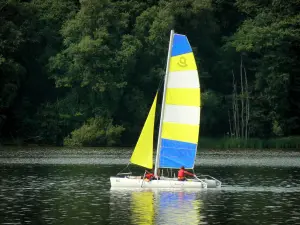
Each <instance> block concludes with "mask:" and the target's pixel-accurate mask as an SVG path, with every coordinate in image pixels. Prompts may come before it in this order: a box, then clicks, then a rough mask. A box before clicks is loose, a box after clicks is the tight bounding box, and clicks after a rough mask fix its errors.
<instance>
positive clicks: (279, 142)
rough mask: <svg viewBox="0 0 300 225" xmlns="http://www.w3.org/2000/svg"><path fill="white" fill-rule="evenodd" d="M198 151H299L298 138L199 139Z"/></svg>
mask: <svg viewBox="0 0 300 225" xmlns="http://www.w3.org/2000/svg"><path fill="white" fill-rule="evenodd" d="M198 146H199V147H198V148H199V149H224V150H226V149H300V137H297V136H296V137H281V138H272V139H259V138H249V139H248V140H244V139H240V138H228V137H226V138H210V137H200V140H199V145H198Z"/></svg>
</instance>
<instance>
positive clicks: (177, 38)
mask: <svg viewBox="0 0 300 225" xmlns="http://www.w3.org/2000/svg"><path fill="white" fill-rule="evenodd" d="M190 52H192V48H191V45H190V43H189V41H188V39H187V37H186V36H185V35H181V34H174V39H173V47H172V55H171V56H176V55H181V54H186V53H190Z"/></svg>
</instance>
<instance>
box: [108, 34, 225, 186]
mask: <svg viewBox="0 0 300 225" xmlns="http://www.w3.org/2000/svg"><path fill="white" fill-rule="evenodd" d="M157 95H158V93H156V95H155V97H154V101H153V103H152V106H151V108H150V111H149V114H148V117H147V119H146V121H145V124H144V126H143V129H142V132H141V134H140V136H139V139H138V141H137V144H136V146H135V148H134V151H133V153H132V156H131V159H130V163H132V164H135V165H138V166H141V167H144V168H148V169H153V136H154V121H155V111H156V103H157ZM200 99H201V98H200V82H199V77H198V71H197V66H196V62H195V58H194V54H193V51H192V48H191V45H190V44H189V41H188V39H187V37H186V36H185V35H182V34H177V33H175V32H174V30H171V33H170V41H169V50H168V58H167V66H166V73H165V77H164V88H163V96H162V108H161V115H160V124H159V132H158V140H157V152H156V159H155V165H154V166H155V168H154V176H155V177H158V175H159V178H160V179H156V180H151V181H147V180H146V179H145V174H144V176H131V174H130V173H127V174H126V173H119V174H117V176H114V177H110V182H111V187H112V188H114V187H123V188H124V187H125V188H127V187H129V188H216V187H221V182H220V181H219V180H217V179H215V178H214V177H212V176H209V175H202V176H201V178H200V177H197V176H195V177H194V178H193V179H189V180H187V181H178V179H177V177H175V174H174V177H172V176H171V177H167V176H164V175H163V170H164V169H179V168H181V167H182V166H184V167H185V168H186V169H193V168H194V163H195V158H196V153H197V144H198V137H199V128H200V110H201V107H200V106H201V102H200Z"/></svg>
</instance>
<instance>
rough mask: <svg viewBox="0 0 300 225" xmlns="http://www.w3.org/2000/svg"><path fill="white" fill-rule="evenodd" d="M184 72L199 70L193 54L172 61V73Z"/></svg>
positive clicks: (174, 57) (183, 55)
mask: <svg viewBox="0 0 300 225" xmlns="http://www.w3.org/2000/svg"><path fill="white" fill-rule="evenodd" d="M184 70H197V65H196V62H195V57H194V54H193V53H192V52H191V53H187V54H182V55H177V56H173V57H171V59H170V72H174V71H184Z"/></svg>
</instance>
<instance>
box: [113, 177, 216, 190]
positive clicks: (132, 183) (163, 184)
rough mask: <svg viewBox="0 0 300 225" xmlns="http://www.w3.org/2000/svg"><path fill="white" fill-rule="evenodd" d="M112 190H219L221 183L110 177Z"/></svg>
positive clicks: (213, 181) (206, 180) (205, 180)
mask: <svg viewBox="0 0 300 225" xmlns="http://www.w3.org/2000/svg"><path fill="white" fill-rule="evenodd" d="M110 184H111V187H112V188H198V189H206V188H218V187H221V183H220V182H218V181H215V180H208V179H204V180H203V182H200V181H196V180H189V181H178V180H176V179H166V180H151V181H147V180H143V179H135V178H126V177H110Z"/></svg>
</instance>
